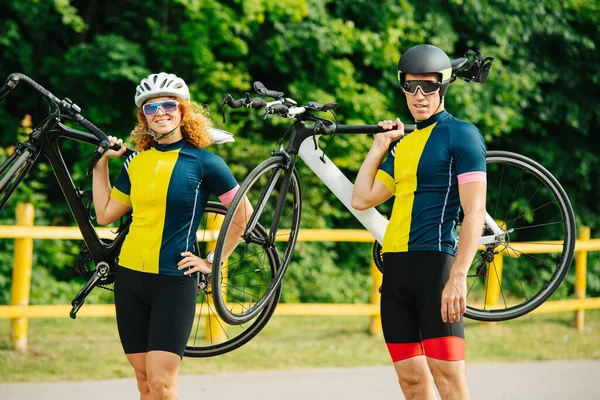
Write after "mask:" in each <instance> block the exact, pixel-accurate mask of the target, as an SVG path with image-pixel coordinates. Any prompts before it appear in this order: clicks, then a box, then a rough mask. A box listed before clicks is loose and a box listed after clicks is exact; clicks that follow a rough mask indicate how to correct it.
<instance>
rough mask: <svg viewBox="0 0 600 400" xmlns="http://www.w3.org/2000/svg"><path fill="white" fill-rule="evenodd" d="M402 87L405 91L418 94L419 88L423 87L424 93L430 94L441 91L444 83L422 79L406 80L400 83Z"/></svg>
mask: <svg viewBox="0 0 600 400" xmlns="http://www.w3.org/2000/svg"><path fill="white" fill-rule="evenodd" d="M400 87H401V88H402V91H403V92H404V93H408V94H411V95H415V94H417V90H418V89H419V88H421V92H423V94H424V95H428V94H432V93H436V92H439V91H440V89H441V88H442V83H441V82H434V81H422V80H415V81H404V82H402V83H401V84H400Z"/></svg>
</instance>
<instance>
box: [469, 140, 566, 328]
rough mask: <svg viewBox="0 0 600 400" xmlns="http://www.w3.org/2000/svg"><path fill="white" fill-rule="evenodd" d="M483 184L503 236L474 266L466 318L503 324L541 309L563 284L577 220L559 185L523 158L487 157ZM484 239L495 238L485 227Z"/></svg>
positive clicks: (508, 155) (510, 155)
mask: <svg viewBox="0 0 600 400" xmlns="http://www.w3.org/2000/svg"><path fill="white" fill-rule="evenodd" d="M487 182H488V186H487V211H488V214H489V215H490V216H491V217H492V218H493V219H494V220H495V221H496V223H497V224H498V226H499V227H500V228H501V230H502V232H503V233H502V234H501V235H496V237H495V239H494V240H493V242H492V243H489V244H485V245H482V246H480V249H479V251H478V253H477V254H476V256H475V258H474V260H473V263H472V265H471V268H470V269H469V272H468V277H467V312H466V314H465V316H467V317H469V318H472V319H476V320H480V321H504V320H508V319H512V318H517V317H519V316H521V315H524V314H526V313H528V312H530V311H532V310H533V309H535V308H536V307H538V306H540V305H541V304H542V303H543V302H544V301H545V300H546V299H548V297H550V295H552V293H554V291H555V290H556V289H557V288H558V286H559V285H560V284H561V282H562V281H563V279H564V277H565V275H566V274H567V271H568V269H569V266H570V265H571V262H572V260H573V252H574V248H575V218H574V215H573V209H572V208H571V204H570V202H569V198H568V197H567V195H566V193H565V191H564V190H563V188H562V187H561V186H560V184H559V182H558V181H557V180H556V179H555V178H554V177H553V176H552V174H550V172H548V171H547V170H546V169H545V168H544V167H542V166H541V165H540V164H538V163H536V162H535V161H533V160H531V159H529V158H527V157H524V156H522V155H519V154H515V153H510V152H504V151H490V152H488V154H487ZM459 235H460V233H459ZM483 236H484V239H485V237H487V238H494V233H492V232H491V228H490V227H489V226H487V225H486V227H485V228H484V232H483Z"/></svg>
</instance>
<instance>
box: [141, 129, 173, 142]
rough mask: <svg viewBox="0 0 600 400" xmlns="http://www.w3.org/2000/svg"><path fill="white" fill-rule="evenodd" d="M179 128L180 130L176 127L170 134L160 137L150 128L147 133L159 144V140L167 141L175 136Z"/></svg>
mask: <svg viewBox="0 0 600 400" xmlns="http://www.w3.org/2000/svg"><path fill="white" fill-rule="evenodd" d="M177 128H179V126H177V127H175V129H173V130H172V131H170V132H168V133H165V134H164V135H160V136H158V135H157V134H156V132H154V131H153V130H152V129H150V128H148V130H147V132H148V135H150V136H152V138H153V139H154V140H155V141H157V142H158V141H159V140H163V139H166V138H168V137H169V136H171V135H173V134H174V133H175V131H177Z"/></svg>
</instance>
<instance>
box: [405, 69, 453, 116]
mask: <svg viewBox="0 0 600 400" xmlns="http://www.w3.org/2000/svg"><path fill="white" fill-rule="evenodd" d="M404 80H405V81H431V82H439V81H440V79H439V76H438V74H406V76H405V78H404ZM404 95H405V96H406V104H408V109H409V110H410V113H411V114H412V116H413V118H414V119H415V121H425V120H426V119H428V118H429V117H431V116H432V115H434V114H436V113H437V112H440V111H442V110H443V109H444V107H443V105H442V106H441V107H440V92H439V91H437V92H434V93H431V94H423V91H422V90H421V88H418V89H417V92H416V93H415V94H409V93H404Z"/></svg>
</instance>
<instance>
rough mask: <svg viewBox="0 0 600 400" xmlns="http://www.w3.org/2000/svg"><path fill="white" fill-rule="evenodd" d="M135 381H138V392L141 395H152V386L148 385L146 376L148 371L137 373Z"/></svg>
mask: <svg viewBox="0 0 600 400" xmlns="http://www.w3.org/2000/svg"><path fill="white" fill-rule="evenodd" d="M135 379H136V381H137V386H138V390H139V391H140V393H141V394H145V393H150V384H149V383H148V375H146V371H143V372H142V371H135Z"/></svg>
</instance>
